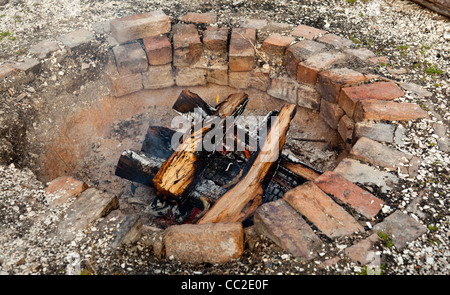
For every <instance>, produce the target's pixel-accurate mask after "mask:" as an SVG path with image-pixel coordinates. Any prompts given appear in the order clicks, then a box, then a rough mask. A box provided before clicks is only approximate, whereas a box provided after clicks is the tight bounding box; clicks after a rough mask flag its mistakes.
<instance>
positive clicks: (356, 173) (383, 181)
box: [333, 158, 399, 193]
mask: <svg viewBox="0 0 450 295" xmlns="http://www.w3.org/2000/svg"><path fill="white" fill-rule="evenodd" d="M333 172H335V173H337V174H339V175H341V176H342V177H344V178H345V179H347V180H349V181H351V182H353V183H361V184H368V185H375V186H378V187H379V188H380V189H381V191H382V192H384V193H385V192H387V191H388V190H391V189H392V187H393V186H395V185H396V184H397V183H398V181H399V179H398V177H397V176H395V175H394V174H391V173H388V172H385V171H380V170H378V169H376V168H374V167H372V166H369V165H367V164H363V163H361V162H360V161H358V160H354V159H349V158H345V159H343V160H342V161H341V162H340V163H339V164H338V166H337V167H336V168H335V169H334V171H333Z"/></svg>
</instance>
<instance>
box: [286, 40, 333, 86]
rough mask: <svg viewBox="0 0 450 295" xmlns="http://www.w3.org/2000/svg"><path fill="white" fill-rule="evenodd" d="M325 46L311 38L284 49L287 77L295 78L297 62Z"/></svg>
mask: <svg viewBox="0 0 450 295" xmlns="http://www.w3.org/2000/svg"><path fill="white" fill-rule="evenodd" d="M325 48H326V46H325V45H323V44H321V43H319V42H315V41H312V40H302V41H300V42H298V43H295V44H294V45H291V46H289V47H288V48H287V49H286V57H285V65H286V71H287V73H288V75H289V77H291V78H294V79H297V66H298V63H299V62H301V61H304V60H305V59H307V58H308V57H311V56H312V55H313V54H315V53H318V52H320V51H322V50H324V49H325Z"/></svg>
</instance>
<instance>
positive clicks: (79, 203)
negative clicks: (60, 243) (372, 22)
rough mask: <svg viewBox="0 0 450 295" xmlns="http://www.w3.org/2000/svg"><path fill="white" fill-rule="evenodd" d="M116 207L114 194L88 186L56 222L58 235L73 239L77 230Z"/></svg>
mask: <svg viewBox="0 0 450 295" xmlns="http://www.w3.org/2000/svg"><path fill="white" fill-rule="evenodd" d="M118 207H119V202H118V200H117V197H116V196H114V195H111V194H109V193H106V192H102V191H100V190H98V189H95V188H88V189H86V190H85V191H84V192H82V193H81V195H80V196H79V197H78V198H77V199H76V200H75V201H74V202H73V203H72V204H71V205H70V207H69V208H68V209H67V212H68V213H67V216H66V217H65V219H64V220H62V221H61V222H60V223H59V224H58V229H57V233H58V237H59V238H61V239H62V240H64V241H70V240H73V239H74V238H75V236H76V234H77V233H78V232H79V231H81V230H83V229H85V228H86V226H88V225H90V224H91V223H93V222H94V221H96V220H98V219H99V218H102V217H105V216H106V215H108V213H109V212H111V211H112V210H114V209H117V208H118Z"/></svg>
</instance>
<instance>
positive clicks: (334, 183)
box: [314, 171, 384, 219]
mask: <svg viewBox="0 0 450 295" xmlns="http://www.w3.org/2000/svg"><path fill="white" fill-rule="evenodd" d="M314 183H315V184H316V185H317V186H318V187H320V189H321V190H323V191H324V192H326V193H327V194H329V195H332V196H334V197H335V198H336V199H338V200H339V201H340V202H342V203H344V204H347V205H349V206H350V207H352V208H353V209H355V210H356V211H357V212H359V213H360V214H362V215H363V216H365V217H366V218H368V219H372V218H373V217H375V215H377V214H378V212H379V211H380V209H381V207H382V206H383V205H384V202H383V201H382V200H380V199H378V198H377V197H375V196H374V195H372V194H371V193H369V192H367V191H365V190H363V189H362V188H360V187H359V186H357V185H355V184H353V183H352V182H350V181H348V180H347V179H345V178H344V177H342V176H339V175H338V174H336V173H334V172H332V171H326V172H324V173H323V174H322V175H320V176H319V177H318V178H316V179H315V180H314Z"/></svg>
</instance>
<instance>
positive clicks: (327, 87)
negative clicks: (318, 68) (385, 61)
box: [317, 68, 366, 103]
mask: <svg viewBox="0 0 450 295" xmlns="http://www.w3.org/2000/svg"><path fill="white" fill-rule="evenodd" d="M365 79H366V76H364V75H363V74H361V73H359V72H357V71H354V70H351V69H347V68H339V69H331V70H327V71H322V72H320V73H319V76H318V80H317V91H318V92H319V93H320V94H321V95H322V97H323V98H324V99H326V100H327V101H329V102H333V103H337V101H338V98H339V93H340V91H341V87H342V86H344V85H348V84H352V83H357V82H361V81H363V80H365Z"/></svg>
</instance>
